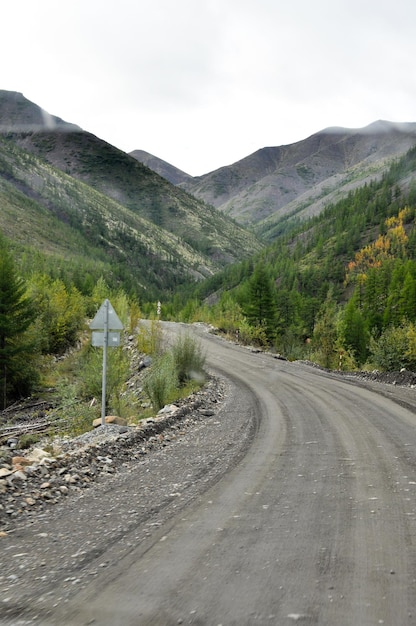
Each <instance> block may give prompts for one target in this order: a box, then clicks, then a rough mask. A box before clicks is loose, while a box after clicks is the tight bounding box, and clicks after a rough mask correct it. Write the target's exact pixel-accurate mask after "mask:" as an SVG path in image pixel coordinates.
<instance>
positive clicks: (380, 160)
mask: <svg viewBox="0 0 416 626" xmlns="http://www.w3.org/2000/svg"><path fill="white" fill-rule="evenodd" d="M414 145H416V123H408V124H407V123H403V124H395V123H391V122H385V121H378V122H374V123H373V124H370V125H369V126H367V127H365V128H362V129H346V128H328V129H325V130H323V131H321V132H318V133H316V134H314V135H311V136H310V137H308V138H307V139H305V140H303V141H299V142H297V143H294V144H289V145H285V146H279V147H268V148H262V149H261V150H258V151H256V152H254V153H253V154H251V155H249V156H247V157H246V158H244V159H242V160H240V161H238V162H236V163H234V164H233V165H230V166H226V167H222V168H219V169H218V170H215V171H214V172H210V173H208V174H205V175H203V176H200V177H198V178H193V179H191V180H187V181H184V182H181V183H180V186H181V187H182V188H184V189H186V190H187V191H189V192H190V193H192V194H193V195H194V196H196V197H198V198H202V199H203V200H205V201H206V202H208V203H210V204H212V205H213V206H215V207H217V208H219V209H220V210H221V211H223V212H224V213H226V214H227V215H230V216H232V217H233V218H235V219H236V220H237V221H238V222H239V223H241V224H245V225H252V226H254V227H255V229H256V230H257V232H258V233H260V234H262V236H263V237H265V238H269V239H270V238H272V234H273V232H274V231H275V230H276V227H277V225H278V224H279V222H281V221H282V220H287V219H288V218H292V217H295V216H296V217H298V218H301V219H304V218H305V217H310V216H312V215H316V214H318V213H319V212H320V211H321V210H322V209H323V208H324V207H325V206H326V205H327V204H328V203H329V202H333V201H335V200H338V199H339V198H340V197H343V196H344V195H346V194H347V193H348V192H349V191H350V190H352V189H355V188H356V187H358V186H360V185H363V184H364V183H365V182H367V181H369V180H372V179H374V178H377V177H379V176H380V175H381V174H382V173H383V172H385V171H386V169H387V168H388V166H389V164H390V163H391V160H392V159H393V158H396V157H399V156H401V155H403V154H404V153H406V152H407V151H408V150H409V149H410V148H412V147H413V146H414ZM133 154H134V153H133ZM149 163H150V161H149Z"/></svg>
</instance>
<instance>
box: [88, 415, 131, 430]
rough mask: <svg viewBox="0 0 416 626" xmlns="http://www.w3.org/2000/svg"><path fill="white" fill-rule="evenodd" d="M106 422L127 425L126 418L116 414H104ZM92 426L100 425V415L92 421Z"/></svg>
mask: <svg viewBox="0 0 416 626" xmlns="http://www.w3.org/2000/svg"><path fill="white" fill-rule="evenodd" d="M105 423H106V424H116V425H117V426H127V420H125V419H124V418H123V417H117V415H106V416H105ZM92 425H93V427H94V428H98V426H101V417H97V419H95V420H94V421H93V423H92Z"/></svg>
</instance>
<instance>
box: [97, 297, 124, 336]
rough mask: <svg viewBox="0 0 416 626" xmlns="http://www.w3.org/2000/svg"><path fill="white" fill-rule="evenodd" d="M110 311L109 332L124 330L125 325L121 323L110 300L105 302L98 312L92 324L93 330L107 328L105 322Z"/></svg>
mask: <svg viewBox="0 0 416 626" xmlns="http://www.w3.org/2000/svg"><path fill="white" fill-rule="evenodd" d="M107 311H108V327H107V329H108V330H110V329H111V330H123V324H122V323H121V321H120V319H119V317H118V315H117V313H116V312H115V310H114V309H113V307H112V306H111V302H110V301H109V300H104V302H103V303H102V305H101V306H100V308H99V309H98V311H97V314H96V316H95V317H94V319H93V320H92V322H91V323H90V328H91V330H103V329H104V328H105V320H106V315H107Z"/></svg>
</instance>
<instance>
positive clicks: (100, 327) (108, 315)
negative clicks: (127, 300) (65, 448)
mask: <svg viewBox="0 0 416 626" xmlns="http://www.w3.org/2000/svg"><path fill="white" fill-rule="evenodd" d="M90 328H91V330H92V331H93V333H92V345H93V346H96V347H99V348H101V347H102V348H103V379H102V393H101V425H102V426H104V425H105V395H106V385H107V348H108V346H113V347H115V346H119V345H120V333H117V332H110V329H111V330H113V331H114V330H122V329H123V324H122V323H121V321H120V320H119V318H118V316H117V313H116V312H115V311H114V309H113V307H112V306H111V303H110V301H109V300H107V299H106V300H104V302H103V303H102V305H101V306H100V308H99V309H98V311H97V314H96V316H95V317H94V319H93V320H92V322H91V323H90ZM97 331H103V332H97Z"/></svg>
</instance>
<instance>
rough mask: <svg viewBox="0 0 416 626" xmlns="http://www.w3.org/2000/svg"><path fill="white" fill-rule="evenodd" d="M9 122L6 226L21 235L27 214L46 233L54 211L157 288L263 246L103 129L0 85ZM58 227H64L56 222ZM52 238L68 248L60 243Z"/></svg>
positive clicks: (0, 178) (2, 183)
mask: <svg viewBox="0 0 416 626" xmlns="http://www.w3.org/2000/svg"><path fill="white" fill-rule="evenodd" d="M0 126H1V128H2V131H1V132H0V190H1V203H2V206H3V207H7V211H6V210H4V211H3V213H2V215H0V227H1V228H2V229H4V230H6V234H7V232H9V233H14V235H15V236H16V237H17V238H19V234H20V233H18V232H16V230H15V227H14V222H19V221H21V223H25V224H26V229H27V232H29V231H30V224H29V223H27V222H28V215H29V213H30V215H31V216H32V217H33V219H35V220H39V223H38V224H36V225H35V226H36V228H34V232H37V233H38V235H39V236H41V231H42V224H46V221H47V220H46V215H49V216H50V219H53V220H58V222H60V223H61V224H62V225H65V228H64V227H63V226H62V229H63V230H62V232H63V233H65V237H69V238H70V236H69V231H68V228H70V229H72V231H71V232H73V233H75V231H76V232H77V235H76V239H77V238H78V239H79V237H81V238H82V237H83V238H84V239H83V241H84V244H83V246H84V248H85V252H86V253H88V252H89V251H90V252H91V255H93V254H97V251H98V252H99V256H100V255H101V256H100V259H101V260H100V262H101V261H103V258H102V255H103V254H104V261H105V262H111V259H112V258H116V259H117V264H118V265H120V264H121V265H123V267H124V268H129V269H128V272H129V276H131V277H132V276H133V274H134V273H135V272H136V273H137V272H138V273H140V268H141V267H142V268H143V272H144V275H145V276H146V280H148V281H150V283H151V284H152V285H153V287H157V288H158V289H161V288H164V287H169V285H171V286H173V285H175V284H176V283H178V282H180V283H183V282H186V280H190V281H192V280H199V279H201V278H204V277H206V276H207V275H211V274H213V273H215V272H216V271H219V269H221V268H222V267H224V266H225V265H226V264H228V263H233V262H235V261H238V260H242V259H244V258H247V257H248V256H250V255H251V254H252V253H254V252H256V251H258V250H260V249H261V247H262V244H261V243H260V241H259V240H258V239H257V238H256V237H255V236H254V235H253V234H252V233H250V232H248V231H247V230H245V229H244V228H241V227H240V226H238V225H237V224H236V223H234V222H232V221H231V220H230V219H228V218H227V217H226V216H224V215H223V214H222V213H221V212H219V211H217V210H216V209H215V208H213V207H211V206H208V205H206V204H205V203H204V202H203V201H200V200H198V199H196V198H194V197H193V196H192V195H190V194H189V193H187V192H186V191H185V190H183V189H180V188H179V187H176V186H174V185H172V184H171V183H169V182H168V181H166V180H165V179H164V178H162V177H160V176H159V175H158V174H157V173H155V172H153V171H152V170H151V169H149V168H147V167H146V166H144V165H143V164H141V163H139V162H138V161H137V160H136V159H134V158H133V157H131V156H129V155H128V154H126V153H124V152H122V151H121V150H119V149H118V148H115V147H114V146H112V145H111V144H109V143H107V142H105V141H104V140H101V139H99V138H98V137H96V136H95V135H93V134H91V133H88V132H86V131H84V130H82V129H81V128H80V127H78V126H76V125H73V124H70V123H67V122H65V121H63V120H61V119H60V118H58V117H55V116H50V115H49V114H45V113H44V112H43V111H42V109H40V107H38V106H37V105H35V104H33V103H31V102H30V101H28V100H26V99H25V98H24V96H23V95H22V94H20V93H19V92H6V91H0ZM34 204H36V210H35V211H32V209H33V207H34ZM28 207H30V211H29V208H28ZM26 209H27V215H26V213H25V211H26ZM45 211H46V213H45ZM48 223H49V225H52V222H50V221H49V222H48ZM51 228H52V230H53V232H54V233H56V232H57V230H56V229H57V226H56V223H55V222H53V226H51ZM88 233H89V235H90V238H91V245H90V250H88ZM42 237H43V241H45V237H47V233H43V234H42ZM78 239H77V241H78ZM22 243H23V242H22V241H20V244H22ZM27 243H28V244H29V243H30V244H34V243H36V241H35V240H33V241H30V242H27ZM49 243H50V245H51V247H56V246H58V247H59V241H54V242H52V241H51V242H49ZM42 245H43V244H39V247H40V248H41V247H42ZM97 246H98V247H97ZM60 250H61V257H62V258H64V257H65V255H68V251H66V250H65V245H64V242H62V246H61V248H60ZM129 251H130V254H133V255H134V257H135V258H134V259H133V258H129ZM151 261H152V263H153V265H154V267H155V268H156V269H153V270H152V268H151ZM123 271H124V270H123ZM157 273H158V274H159V275H156V274H157ZM142 278H143V277H142V276H141V277H140V279H138V283H140V284H142V286H144V287H145V284H144V283H145V282H146V280H144V279H142ZM143 280H144V283H143Z"/></svg>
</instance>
